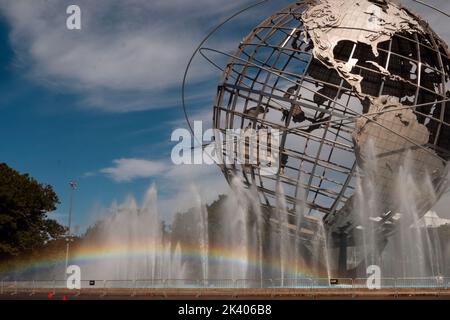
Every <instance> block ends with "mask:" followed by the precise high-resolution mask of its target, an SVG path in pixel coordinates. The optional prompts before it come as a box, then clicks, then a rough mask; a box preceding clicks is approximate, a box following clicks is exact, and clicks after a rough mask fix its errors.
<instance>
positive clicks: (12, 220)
mask: <svg viewBox="0 0 450 320" xmlns="http://www.w3.org/2000/svg"><path fill="white" fill-rule="evenodd" d="M58 203H59V200H58V197H57V195H56V194H55V192H54V191H53V189H52V187H51V186H49V185H44V184H40V183H39V182H37V181H36V180H35V179H33V178H32V177H30V176H29V175H28V174H20V173H19V172H17V171H16V170H14V169H12V168H10V167H9V166H7V165H6V164H5V163H0V260H4V259H7V258H11V257H13V256H18V255H21V254H26V253H30V252H33V250H37V249H40V248H42V247H43V246H45V244H47V243H48V242H49V241H51V240H57V239H60V238H61V237H62V236H63V235H64V233H65V232H66V228H65V227H63V226H61V225H60V224H59V223H58V222H56V221H55V220H51V219H48V217H47V213H48V212H51V211H54V210H55V209H56V204H58Z"/></svg>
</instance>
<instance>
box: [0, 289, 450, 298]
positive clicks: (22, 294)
mask: <svg viewBox="0 0 450 320" xmlns="http://www.w3.org/2000/svg"><path fill="white" fill-rule="evenodd" d="M0 299H1V300H23V299H26V300H62V299H67V300H119V299H120V300H166V299H167V300H193V299H194V300H195V299H199V300H211V299H220V300H236V299H237V300H241V299H247V300H248V299H258V300H279V299H283V300H310V299H321V300H322V299H327V300H330V299H331V300H334V299H359V300H361V299H364V300H365V299H374V300H379V299H430V300H450V290H437V289H391V290H359V289H358V290H355V289H348V290H347V289H313V290H311V289H276V290H273V289H106V290H104V289H83V290H81V291H76V290H75V291H73V290H72V291H71V290H56V291H54V292H52V290H48V289H47V290H46V289H37V290H34V291H30V290H20V291H14V290H11V291H9V292H3V294H0Z"/></svg>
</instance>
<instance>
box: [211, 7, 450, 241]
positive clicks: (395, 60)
mask: <svg viewBox="0 0 450 320" xmlns="http://www.w3.org/2000/svg"><path fill="white" fill-rule="evenodd" d="M449 75H450V53H449V49H448V47H447V45H446V44H445V42H444V41H443V40H442V39H441V38H440V37H439V36H438V35H437V34H436V33H435V32H434V31H433V30H432V29H431V27H430V26H429V25H428V23H427V22H426V21H424V20H423V19H422V18H420V17H419V16H418V15H416V14H415V13H413V12H412V11H410V10H408V9H407V8H405V7H403V6H401V5H400V4H398V3H397V2H396V1H388V0H356V1H348V0H309V1H297V2H296V3H294V4H292V5H290V6H288V7H287V8H285V9H283V10H281V11H279V12H277V13H275V14H274V15H272V16H270V17H268V18H267V19H265V20H264V21H263V22H262V23H260V24H259V25H258V26H257V27H256V28H254V29H253V31H251V32H250V34H249V35H248V36H247V37H245V38H244V39H243V41H242V42H241V43H240V45H239V48H238V50H237V51H236V52H235V53H234V54H233V55H231V58H230V61H229V63H228V65H227V66H226V68H225V70H224V72H223V76H222V80H221V82H220V84H219V88H218V94H217V98H216V102H215V105H214V118H213V125H214V128H215V129H218V130H220V131H222V132H225V131H226V130H227V129H236V128H238V129H245V128H253V129H255V130H258V129H260V128H273V129H277V130H279V131H280V132H281V139H280V150H279V151H280V161H279V168H277V169H278V170H277V174H276V175H273V176H270V175H269V176H268V175H261V174H260V169H261V168H259V166H258V165H252V166H250V167H248V166H244V165H242V164H241V163H237V162H236V163H231V164H222V165H221V169H222V171H223V172H224V174H225V177H226V178H227V179H228V180H229V181H230V180H231V179H232V177H238V178H239V179H241V180H242V181H243V182H244V183H245V184H246V185H247V186H249V187H250V186H256V187H257V189H258V194H259V198H260V201H261V204H262V206H263V207H265V208H268V212H269V213H268V214H269V215H270V208H273V207H274V206H275V205H276V197H277V190H278V189H277V188H279V187H281V188H282V190H283V196H284V198H285V201H286V203H287V207H288V211H289V212H290V213H291V214H292V216H295V215H297V214H298V208H297V207H298V205H299V203H300V202H301V203H302V205H304V207H305V210H306V212H304V215H305V217H309V218H311V221H313V220H314V219H316V220H317V219H319V220H322V221H323V223H324V225H325V226H326V228H327V230H328V234H330V235H331V237H330V239H331V240H330V242H331V243H332V244H333V245H334V246H339V242H340V241H341V240H340V239H342V235H345V236H344V238H345V243H346V245H349V243H352V242H353V243H354V242H355V241H356V240H355V237H356V236H355V232H356V230H357V228H358V225H359V224H361V221H358V219H357V218H356V214H355V212H354V211H355V210H353V208H354V207H355V202H356V200H355V197H356V194H357V190H356V189H357V188H358V179H362V181H363V184H364V179H367V177H365V176H368V175H369V174H368V171H370V170H371V169H369V168H368V166H367V163H369V162H370V153H371V152H372V153H374V154H375V157H376V159H377V164H376V166H375V167H376V177H375V188H376V190H377V192H378V193H379V197H378V200H379V203H380V204H381V205H380V206H379V217H380V219H374V222H373V223H374V224H376V226H375V229H376V233H377V234H378V237H379V241H384V240H385V239H384V238H386V237H388V236H389V235H390V234H391V233H392V232H394V230H395V219H393V213H395V212H396V208H395V207H396V203H395V199H392V197H391V194H393V190H392V185H393V184H394V183H393V179H394V177H395V175H396V173H397V172H398V171H399V170H400V168H402V166H403V165H404V161H405V158H410V159H411V161H410V162H411V163H412V164H411V167H412V172H413V175H414V177H416V178H417V179H418V180H420V179H423V178H424V176H425V175H428V176H429V180H430V183H431V185H432V187H433V189H434V192H435V194H436V196H435V197H430V196H429V195H427V194H426V192H424V197H422V198H423V199H421V197H420V196H418V197H417V202H418V204H417V205H418V207H420V210H421V212H422V213H423V214H425V213H426V212H427V210H429V209H430V207H431V206H432V205H433V204H434V203H435V202H436V200H437V199H438V198H439V196H440V194H441V193H442V190H443V189H444V187H445V183H446V176H447V168H448V166H447V162H448V160H449V158H450V128H449V125H450V103H449V101H450V100H449V99H450V80H449ZM370 150H371V151H370ZM224 152H226V151H224ZM361 177H362V178H361ZM419 191H420V189H419ZM297 231H298V230H297ZM298 232H301V231H298Z"/></svg>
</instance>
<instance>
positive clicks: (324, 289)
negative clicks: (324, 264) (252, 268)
mask: <svg viewBox="0 0 450 320" xmlns="http://www.w3.org/2000/svg"><path fill="white" fill-rule="evenodd" d="M371 281H372V279H369V284H368V279H367V278H356V279H350V278H336V279H328V278H315V279H311V278H295V279H262V280H261V279H237V280H232V279H208V280H196V279H150V280H148V279H136V280H82V281H81V283H80V285H81V287H80V289H74V290H70V292H73V293H75V295H80V294H84V293H86V294H94V295H99V296H106V295H107V294H114V292H116V291H117V292H119V293H121V292H127V294H128V293H129V294H131V295H132V296H134V295H136V294H137V293H139V294H140V295H142V294H144V295H145V294H163V295H164V296H166V294H167V292H173V290H175V291H176V290H183V289H185V291H188V292H195V291H196V290H198V291H199V294H198V296H199V295H200V294H205V293H206V294H207V293H208V292H219V291H220V290H222V291H224V292H233V296H237V295H238V294H240V293H241V292H242V291H241V289H244V291H245V290H247V291H248V292H252V291H253V292H255V294H264V295H266V294H267V295H271V296H273V295H277V294H280V295H282V294H292V295H296V294H312V295H314V294H328V293H329V294H339V295H347V294H352V295H355V294H357V293H361V292H362V293H366V292H368V291H373V292H374V293H376V292H377V291H383V290H384V291H385V292H389V293H393V294H394V295H396V296H398V295H401V294H417V293H428V294H433V295H439V294H441V293H443V292H445V293H446V294H450V278H447V277H433V278H381V279H379V283H377V282H371ZM370 283H371V284H372V285H376V284H379V285H380V286H379V288H373V287H372V286H371V285H370ZM227 289H229V290H228V291H227ZM376 289H380V290H376ZM68 290H69V289H68V288H67V281H66V280H57V279H54V280H2V281H0V295H12V296H14V295H24V294H25V295H30V296H32V295H35V294H36V293H52V294H55V293H58V292H67V291H68ZM180 292H181V291H180Z"/></svg>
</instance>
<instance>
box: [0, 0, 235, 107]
mask: <svg viewBox="0 0 450 320" xmlns="http://www.w3.org/2000/svg"><path fill="white" fill-rule="evenodd" d="M69 4H70V3H68V2H67V1H64V0H21V1H10V0H0V11H1V13H2V14H3V16H4V17H6V20H7V21H8V23H9V25H10V27H11V32H10V41H11V43H12V45H13V48H14V51H15V53H16V58H17V63H18V64H20V65H21V66H22V67H23V68H24V70H25V72H24V73H25V74H27V75H29V76H30V77H31V78H32V79H34V80H37V81H38V82H39V83H41V84H44V83H45V84H46V85H49V86H57V87H63V89H65V90H72V91H74V92H77V93H81V94H82V95H83V97H84V99H82V103H83V104H87V105H89V106H91V107H92V106H94V107H97V108H101V109H103V110H106V111H114V112H117V111H135V110H142V109H151V108H160V107H164V106H172V105H174V104H175V103H176V101H175V100H174V99H173V96H178V91H176V92H175V94H174V91H175V90H179V87H180V84H181V78H182V75H183V72H184V69H185V67H186V65H187V61H188V59H189V57H190V55H191V53H192V52H193V51H194V48H195V47H196V45H197V44H198V43H199V42H200V40H201V39H202V37H203V36H204V35H205V34H206V32H207V30H208V29H209V28H210V27H211V26H212V25H214V24H216V23H217V21H219V19H221V17H222V15H226V14H228V13H229V12H233V11H235V9H236V8H237V7H239V6H240V5H241V4H239V3H236V2H234V1H228V2H223V1H221V0H197V1H183V0H152V1H148V0H127V1H123V0H96V1H90V0H78V1H77V5H79V6H80V8H81V12H82V30H78V31H70V30H67V28H66V18H67V15H66V7H67V6H68V5H69ZM222 40H223V39H222ZM218 45H219V46H222V45H224V44H223V42H222V43H219V44H218ZM212 70H213V69H211V68H210V67H209V66H208V65H207V64H206V63H201V64H196V65H195V66H194V69H193V70H192V73H191V78H190V80H191V81H196V80H200V79H204V78H205V77H206V76H207V75H208V74H210V72H211V71H212ZM171 97H172V98H171Z"/></svg>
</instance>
